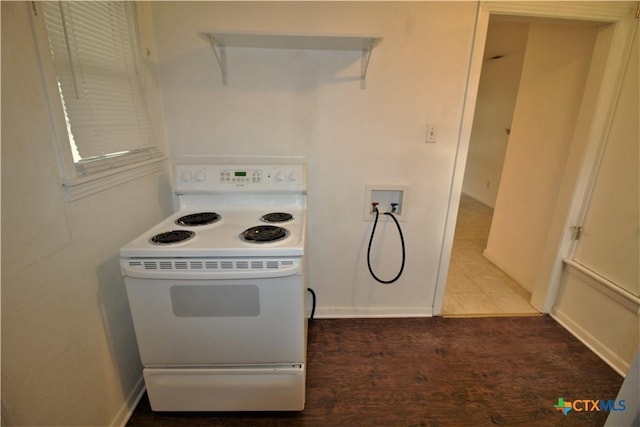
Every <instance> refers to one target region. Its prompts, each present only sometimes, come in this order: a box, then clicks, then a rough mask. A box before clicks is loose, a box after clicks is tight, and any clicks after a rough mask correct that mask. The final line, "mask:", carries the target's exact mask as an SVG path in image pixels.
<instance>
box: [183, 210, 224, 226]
mask: <svg viewBox="0 0 640 427" xmlns="http://www.w3.org/2000/svg"><path fill="white" fill-rule="evenodd" d="M218 221H220V215H218V214H217V213H215V212H198V213H194V214H190V215H185V216H181V217H180V218H178V219H177V220H176V224H178V225H183V226H199V225H207V224H212V223H214V222H218Z"/></svg>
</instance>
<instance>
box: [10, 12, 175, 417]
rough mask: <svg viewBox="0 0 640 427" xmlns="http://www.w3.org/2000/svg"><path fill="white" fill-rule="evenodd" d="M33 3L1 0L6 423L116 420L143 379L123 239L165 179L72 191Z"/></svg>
mask: <svg viewBox="0 0 640 427" xmlns="http://www.w3.org/2000/svg"><path fill="white" fill-rule="evenodd" d="M30 10H31V7H30V3H27V2H2V424H3V425H32V426H33V425H96V426H98V425H100V426H102V425H110V424H111V423H114V422H115V423H118V424H119V423H122V422H123V419H124V417H126V413H127V411H128V410H129V409H130V408H128V407H127V399H131V398H133V397H135V396H132V395H131V393H134V394H135V392H137V391H138V392H139V391H140V390H141V385H142V384H141V383H139V380H140V379H141V366H140V361H139V356H138V352H137V348H136V345H135V338H134V333H133V327H132V323H131V315H130V312H129V307H128V304H127V299H126V293H125V288H124V282H123V280H122V278H121V276H120V267H119V261H118V249H119V247H120V246H121V245H123V244H124V243H126V242H127V241H129V240H131V239H133V238H134V237H136V236H137V235H138V234H139V233H141V232H142V231H144V230H145V229H147V228H148V227H150V226H151V225H153V224H154V223H156V222H158V221H160V219H162V218H163V217H165V216H166V215H167V214H168V213H169V211H170V198H169V193H170V188H169V185H168V180H167V177H166V176H165V175H164V174H159V175H158V174H156V175H149V176H145V177H143V178H140V179H137V180H135V181H132V182H129V183H126V184H122V185H119V186H117V187H115V188H111V189H109V190H106V191H104V192H101V193H99V194H95V195H93V196H89V197H87V198H84V199H80V200H78V201H75V202H71V203H70V202H68V201H67V199H66V196H65V193H64V190H63V188H62V185H61V181H62V176H61V172H60V168H59V165H58V163H57V161H56V152H55V149H54V141H53V132H52V129H51V126H50V122H49V115H48V110H47V105H46V100H45V98H44V91H43V86H42V80H41V77H40V72H39V68H38V64H37V55H36V51H35V47H34V41H33V37H32V33H31V28H30V20H29V13H30ZM130 402H131V401H130Z"/></svg>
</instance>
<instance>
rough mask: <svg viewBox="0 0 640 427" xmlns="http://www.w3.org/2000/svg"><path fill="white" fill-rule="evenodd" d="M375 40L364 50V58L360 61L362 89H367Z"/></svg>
mask: <svg viewBox="0 0 640 427" xmlns="http://www.w3.org/2000/svg"><path fill="white" fill-rule="evenodd" d="M373 45H374V40H371V41H370V42H369V45H368V46H367V47H365V48H364V49H362V58H361V60H360V89H365V88H366V87H367V68H369V60H370V59H371V51H372V50H373Z"/></svg>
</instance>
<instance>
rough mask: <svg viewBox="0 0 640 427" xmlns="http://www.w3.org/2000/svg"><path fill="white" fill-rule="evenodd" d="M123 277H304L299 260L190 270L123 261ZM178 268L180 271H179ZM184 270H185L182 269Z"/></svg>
mask: <svg viewBox="0 0 640 427" xmlns="http://www.w3.org/2000/svg"><path fill="white" fill-rule="evenodd" d="M196 265H197V264H196ZM120 267H121V270H122V275H123V276H125V277H136V278H140V279H185V280H189V279H192V280H207V279H209V280H233V279H264V278H273V277H288V276H296V275H301V274H302V267H301V261H300V260H293V261H278V262H277V266H275V264H274V265H273V266H272V267H270V266H267V267H266V268H256V269H252V268H243V267H238V264H233V266H232V267H231V266H230V267H228V268H225V267H220V268H216V269H206V268H191V267H192V265H191V264H190V263H189V262H187V263H186V267H185V264H184V262H182V263H174V262H171V263H170V264H163V263H162V262H161V261H158V260H140V259H137V260H134V259H122V260H120ZM176 267H178V268H176ZM183 267H184V268H183Z"/></svg>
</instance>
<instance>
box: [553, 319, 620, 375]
mask: <svg viewBox="0 0 640 427" xmlns="http://www.w3.org/2000/svg"><path fill="white" fill-rule="evenodd" d="M549 314H550V315H551V317H552V318H553V319H554V320H555V321H556V322H558V323H559V324H560V325H561V326H562V327H563V328H565V329H566V330H567V331H569V333H571V335H573V336H574V337H576V338H577V339H578V340H579V341H580V342H581V343H583V344H584V345H586V346H587V347H588V348H589V349H590V350H591V351H593V352H594V353H595V354H596V355H597V356H598V357H599V358H600V359H602V360H603V361H604V362H605V363H606V364H607V365H609V366H611V368H613V369H614V370H615V371H616V372H617V373H618V374H620V375H621V376H623V377H624V376H625V375H626V373H627V371H628V370H629V364H628V363H627V362H625V361H624V360H623V359H621V358H620V357H619V356H618V355H616V354H615V353H613V352H612V351H611V350H609V349H608V348H607V346H605V345H604V344H603V343H601V342H600V341H599V340H598V339H597V338H596V337H594V336H593V335H591V334H590V333H589V332H588V331H587V330H586V329H584V328H583V327H582V326H580V325H579V324H578V323H576V322H574V321H573V320H572V319H571V317H570V316H568V315H567V314H566V313H564V312H563V311H562V310H558V309H553V310H552V312H551V313H549Z"/></svg>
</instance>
